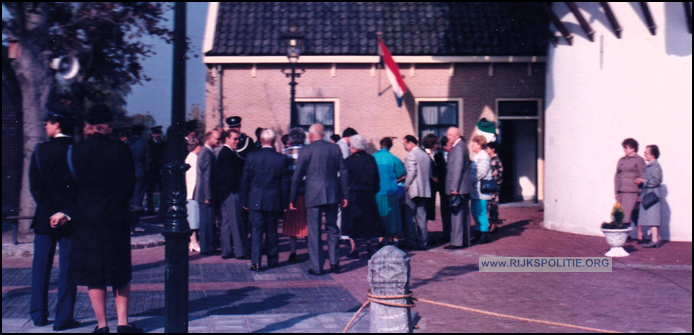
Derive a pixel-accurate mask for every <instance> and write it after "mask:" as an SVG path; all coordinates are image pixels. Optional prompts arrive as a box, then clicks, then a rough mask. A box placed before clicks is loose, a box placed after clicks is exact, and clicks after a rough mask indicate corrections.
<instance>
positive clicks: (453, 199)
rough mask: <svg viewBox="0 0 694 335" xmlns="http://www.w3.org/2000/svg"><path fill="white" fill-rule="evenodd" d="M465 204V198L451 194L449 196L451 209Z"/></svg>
mask: <svg viewBox="0 0 694 335" xmlns="http://www.w3.org/2000/svg"><path fill="white" fill-rule="evenodd" d="M462 202H463V197H461V196H460V195H459V194H451V195H449V196H448V206H449V207H450V208H453V209H455V208H458V206H460V204H462Z"/></svg>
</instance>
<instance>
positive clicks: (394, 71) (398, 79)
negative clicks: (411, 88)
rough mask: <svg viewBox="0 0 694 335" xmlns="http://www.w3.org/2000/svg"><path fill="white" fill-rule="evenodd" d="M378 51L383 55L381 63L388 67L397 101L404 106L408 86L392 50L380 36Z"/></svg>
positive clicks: (387, 73) (388, 74)
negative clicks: (389, 49) (403, 100)
mask: <svg viewBox="0 0 694 335" xmlns="http://www.w3.org/2000/svg"><path fill="white" fill-rule="evenodd" d="M378 51H379V54H380V55H381V64H383V66H384V68H385V69H386V75H387V76H388V80H389V81H390V85H391V86H392V87H393V93H395V101H397V103H398V107H402V97H403V96H404V95H405V92H407V87H406V86H405V82H404V81H403V80H402V76H401V75H400V69H398V64H396V63H395V61H394V60H393V56H391V54H390V51H388V48H386V45H385V44H384V43H383V41H382V40H381V38H380V37H379V38H378Z"/></svg>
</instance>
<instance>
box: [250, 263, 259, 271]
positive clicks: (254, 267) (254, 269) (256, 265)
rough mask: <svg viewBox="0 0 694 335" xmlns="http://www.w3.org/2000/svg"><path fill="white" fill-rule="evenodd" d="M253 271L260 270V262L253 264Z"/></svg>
mask: <svg viewBox="0 0 694 335" xmlns="http://www.w3.org/2000/svg"><path fill="white" fill-rule="evenodd" d="M251 271H255V272H258V271H260V264H253V265H251Z"/></svg>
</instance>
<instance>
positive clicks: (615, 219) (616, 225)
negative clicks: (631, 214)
mask: <svg viewBox="0 0 694 335" xmlns="http://www.w3.org/2000/svg"><path fill="white" fill-rule="evenodd" d="M611 216H612V222H603V224H602V225H601V228H603V229H626V228H628V227H629V226H630V224H625V223H623V221H624V209H623V208H622V204H620V203H618V202H616V203H615V204H614V206H612V214H611Z"/></svg>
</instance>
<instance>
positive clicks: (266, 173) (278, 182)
mask: <svg viewBox="0 0 694 335" xmlns="http://www.w3.org/2000/svg"><path fill="white" fill-rule="evenodd" d="M288 164H289V160H288V159H287V156H285V155H283V154H281V153H279V152H276V151H275V150H274V149H272V148H261V149H257V150H253V151H251V152H250V153H248V157H247V160H246V166H245V168H244V170H243V182H242V186H241V192H242V193H241V194H242V195H241V198H242V202H243V207H246V208H248V210H250V211H282V210H284V209H286V208H287V207H289V183H290V175H289V173H288V170H289V169H288V167H287V166H288Z"/></svg>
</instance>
